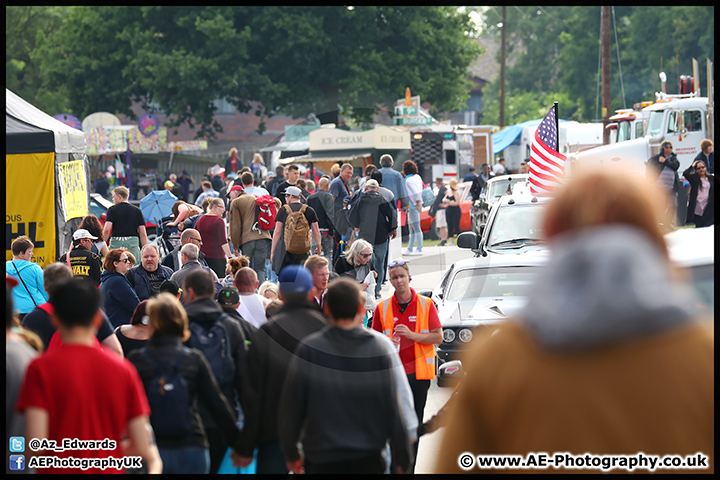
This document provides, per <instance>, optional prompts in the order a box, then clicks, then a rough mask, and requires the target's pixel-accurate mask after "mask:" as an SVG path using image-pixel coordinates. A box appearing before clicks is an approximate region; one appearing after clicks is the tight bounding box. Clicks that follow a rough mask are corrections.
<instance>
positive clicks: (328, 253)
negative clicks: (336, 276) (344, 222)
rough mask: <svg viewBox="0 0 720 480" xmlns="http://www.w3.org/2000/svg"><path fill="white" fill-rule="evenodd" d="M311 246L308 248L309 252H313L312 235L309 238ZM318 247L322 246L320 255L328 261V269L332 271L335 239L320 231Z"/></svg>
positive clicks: (313, 241)
mask: <svg viewBox="0 0 720 480" xmlns="http://www.w3.org/2000/svg"><path fill="white" fill-rule="evenodd" d="M311 243H312V247H311V248H310V253H314V252H315V247H316V246H317V245H315V237H312V240H311ZM320 247H321V248H322V256H323V257H325V258H327V261H328V263H329V265H328V268H329V269H330V271H332V265H333V263H332V262H333V250H334V249H335V239H334V238H333V236H332V235H328V234H326V233H324V232H322V231H321V232H320Z"/></svg>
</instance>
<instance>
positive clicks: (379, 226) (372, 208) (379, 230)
mask: <svg viewBox="0 0 720 480" xmlns="http://www.w3.org/2000/svg"><path fill="white" fill-rule="evenodd" d="M395 211H396V210H395V209H394V208H393V207H392V205H390V203H389V202H387V201H386V200H385V199H384V198H383V197H382V196H381V195H380V194H379V193H378V192H376V191H367V192H364V193H363V194H362V195H361V196H360V198H359V199H358V200H357V203H356V204H355V205H353V206H352V208H351V209H350V214H349V216H348V221H349V222H350V224H351V225H352V226H353V227H355V228H359V229H360V233H359V235H360V238H362V239H363V240H367V241H368V242H370V243H372V244H373V245H378V244H381V243H385V242H387V240H388V236H389V235H390V232H392V231H394V230H395V229H396V228H397V215H396V213H395Z"/></svg>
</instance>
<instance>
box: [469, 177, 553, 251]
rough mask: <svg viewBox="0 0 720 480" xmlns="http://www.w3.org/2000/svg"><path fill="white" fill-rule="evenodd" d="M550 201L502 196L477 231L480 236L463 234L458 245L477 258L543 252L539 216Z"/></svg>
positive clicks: (518, 195)
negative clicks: (492, 254) (490, 253)
mask: <svg viewBox="0 0 720 480" xmlns="http://www.w3.org/2000/svg"><path fill="white" fill-rule="evenodd" d="M518 186H520V185H518ZM515 190H518V189H515ZM550 201H551V198H550V197H536V196H534V195H530V194H529V193H527V192H525V191H523V192H521V193H514V194H512V195H503V196H502V197H500V198H499V199H498V200H496V201H495V203H494V204H493V206H492V208H491V210H490V215H489V217H488V219H487V222H486V223H485V224H483V225H481V226H480V227H479V230H480V235H478V233H476V232H474V231H473V232H463V233H461V234H460V235H459V236H458V240H457V245H458V246H459V247H461V248H470V249H472V250H473V251H474V252H475V254H476V255H478V256H479V255H482V256H485V255H487V254H488V252H492V253H500V254H508V253H524V252H526V251H528V250H543V249H546V248H547V245H546V244H545V241H544V239H543V236H542V216H543V213H544V212H545V208H546V206H547V204H548V203H549V202H550Z"/></svg>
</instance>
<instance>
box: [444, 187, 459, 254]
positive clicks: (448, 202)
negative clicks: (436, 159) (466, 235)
mask: <svg viewBox="0 0 720 480" xmlns="http://www.w3.org/2000/svg"><path fill="white" fill-rule="evenodd" d="M448 187H449V188H448V189H447V190H446V192H445V198H444V199H443V202H442V204H443V205H444V206H445V216H446V218H447V224H448V242H449V243H450V245H452V244H453V237H454V236H455V235H456V234H458V235H459V234H460V215H461V212H460V189H459V188H458V181H457V179H455V178H451V179H450V181H449V182H448Z"/></svg>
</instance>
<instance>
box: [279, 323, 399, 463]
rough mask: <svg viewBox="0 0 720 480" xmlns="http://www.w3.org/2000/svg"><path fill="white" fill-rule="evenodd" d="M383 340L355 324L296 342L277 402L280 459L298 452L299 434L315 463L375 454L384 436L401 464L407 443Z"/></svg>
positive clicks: (389, 350)
mask: <svg viewBox="0 0 720 480" xmlns="http://www.w3.org/2000/svg"><path fill="white" fill-rule="evenodd" d="M382 340H383V339H382V338H380V337H379V336H376V335H374V334H373V333H371V332H368V331H366V330H365V329H364V328H361V327H359V328H353V329H350V330H345V329H342V328H338V327H329V328H326V329H323V330H322V331H320V332H318V333H314V334H312V335H308V336H307V337H306V338H305V339H303V341H302V342H300V345H299V346H298V347H297V349H296V351H295V354H296V357H295V358H294V359H293V360H292V362H291V363H290V366H289V370H288V375H287V381H286V382H285V385H284V389H283V392H282V397H281V403H280V414H279V427H280V428H279V429H278V431H279V432H280V446H281V448H282V450H283V453H284V454H285V458H286V459H287V460H289V461H294V460H296V459H297V458H299V456H300V455H299V452H298V448H297V441H298V440H299V439H301V438H302V444H303V452H304V456H305V457H306V458H307V459H308V460H309V461H310V460H311V461H313V462H317V463H326V462H338V461H343V460H355V459H358V458H362V457H364V456H367V455H372V454H378V453H380V452H381V451H382V450H383V449H384V448H385V443H386V442H387V441H388V440H389V441H390V445H391V447H392V462H393V465H394V466H399V467H401V469H402V470H403V471H405V470H406V469H407V468H408V466H409V463H410V458H411V457H410V445H409V442H408V438H407V433H406V429H405V423H404V421H403V418H402V414H401V412H400V407H399V405H400V403H399V400H398V392H397V390H396V384H395V379H394V378H393V374H392V373H391V371H392V361H391V356H392V355H395V352H394V351H393V349H392V347H391V346H390V345H388V344H386V343H384V342H383V341H382ZM327 399H330V401H327ZM370 405H371V406H372V407H371V408H368V406H370ZM351 412H352V413H351ZM393 471H394V469H393Z"/></svg>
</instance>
